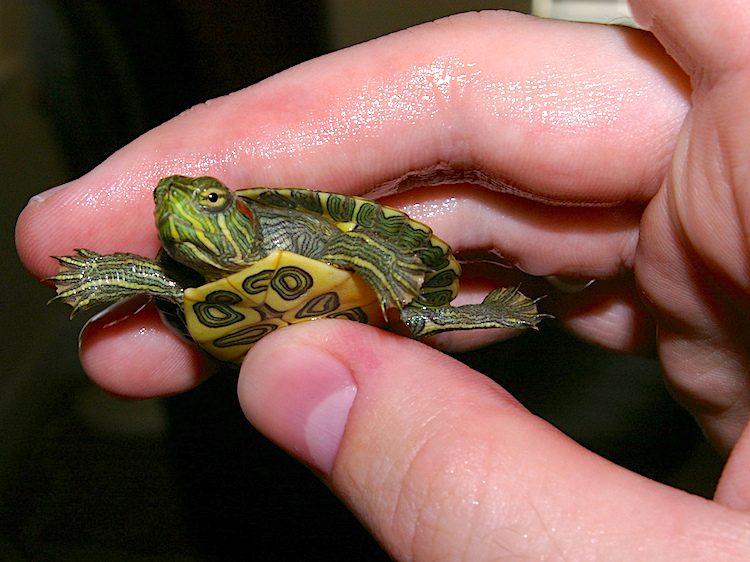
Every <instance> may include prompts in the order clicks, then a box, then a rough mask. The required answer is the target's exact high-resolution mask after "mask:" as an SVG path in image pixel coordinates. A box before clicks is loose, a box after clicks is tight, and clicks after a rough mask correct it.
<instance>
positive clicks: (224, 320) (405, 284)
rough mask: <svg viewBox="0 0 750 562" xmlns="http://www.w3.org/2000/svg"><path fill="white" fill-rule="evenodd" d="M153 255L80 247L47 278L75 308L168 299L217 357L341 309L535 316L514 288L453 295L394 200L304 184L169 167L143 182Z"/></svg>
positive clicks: (421, 327) (455, 324)
mask: <svg viewBox="0 0 750 562" xmlns="http://www.w3.org/2000/svg"><path fill="white" fill-rule="evenodd" d="M154 201H155V203H156V210H155V217H156V224H157V227H158V231H159V238H160V240H161V244H162V248H163V250H162V251H161V252H160V253H159V255H158V256H157V257H156V259H149V258H145V257H142V256H138V255H135V254H129V253H115V254H107V255H103V254H99V253H96V252H93V251H91V250H84V249H79V250H76V252H77V253H76V254H75V255H72V256H59V257H56V259H57V260H58V261H59V262H60V265H61V267H60V272H59V273H58V274H57V275H55V276H54V277H50V280H51V281H53V282H54V283H55V284H56V285H57V296H56V297H54V298H53V299H52V300H61V301H64V302H66V303H68V304H69V305H71V306H72V307H73V314H75V313H76V312H78V311H79V310H82V309H87V308H90V307H93V306H98V305H104V304H109V303H114V302H116V301H119V300H122V299H125V298H128V297H131V296H133V295H138V294H146V295H151V296H153V297H156V299H157V300H158V301H162V302H164V301H166V302H168V303H172V305H173V306H174V307H176V311H177V313H178V314H177V317H176V318H177V323H178V324H179V325H181V326H182V328H183V331H186V332H187V334H189V337H190V338H192V339H193V340H194V341H195V342H196V343H197V344H198V345H200V346H201V347H202V348H203V349H205V350H206V351H208V352H209V353H210V354H211V355H213V356H214V357H216V358H218V359H221V360H223V361H232V362H239V361H241V360H242V358H243V357H244V356H245V354H246V353H247V351H248V350H249V349H250V348H251V347H252V346H253V344H255V343H256V342H257V341H258V340H260V339H261V338H262V337H263V336H265V335H266V334H269V333H270V332H273V331H274V330H276V329H278V328H280V327H282V326H286V325H287V324H294V323H296V322H303V321H306V320H314V319H316V318H348V319H351V320H357V321H359V322H364V323H367V324H372V325H375V326H380V327H387V328H390V329H393V330H394V331H397V332H400V333H404V334H406V335H410V336H411V337H414V338H423V337H425V336H429V335H432V334H437V333H440V332H444V331H448V330H468V329H475V328H495V327H501V328H528V327H534V326H536V325H537V323H538V322H539V321H540V320H541V318H542V317H543V316H544V315H542V314H539V313H538V312H537V308H536V301H534V300H532V299H529V298H528V297H526V296H524V295H523V294H521V293H520V292H519V291H518V290H517V289H515V288H498V289H495V290H494V291H492V292H491V293H489V295H487V297H486V298H485V299H484V301H483V302H482V303H481V304H468V305H463V306H456V307H454V306H451V305H450V302H451V301H452V300H453V299H454V297H455V296H456V294H457V293H458V278H459V275H460V273H461V268H460V266H459V264H458V262H457V261H456V259H455V257H454V256H453V254H452V253H451V249H450V247H449V246H448V245H447V244H446V243H445V242H443V241H442V240H441V239H440V238H438V237H437V236H435V235H434V234H433V233H432V230H431V229H430V228H429V227H428V226H426V225H424V224H422V223H420V222H417V221H415V220H413V219H410V218H409V217H408V216H407V215H406V214H405V213H404V212H402V211H399V210H398V209H394V208H391V207H387V206H385V205H380V204H378V203H375V202H373V201H371V200H369V199H365V198H362V197H353V196H347V195H341V194H338V193H329V192H325V191H313V190H308V189H294V188H289V189H274V188H253V189H243V190H240V191H236V192H235V191H232V190H230V189H228V188H227V187H226V186H225V185H224V184H222V183H221V182H220V181H218V180H216V179H214V178H211V177H199V178H189V177H185V176H170V177H167V178H164V179H162V180H161V181H160V182H159V184H158V186H157V187H156V189H155V190H154Z"/></svg>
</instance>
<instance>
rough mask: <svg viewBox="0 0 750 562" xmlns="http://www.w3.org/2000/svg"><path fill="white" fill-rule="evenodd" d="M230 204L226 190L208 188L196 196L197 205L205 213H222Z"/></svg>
mask: <svg viewBox="0 0 750 562" xmlns="http://www.w3.org/2000/svg"><path fill="white" fill-rule="evenodd" d="M230 202H231V198H230V197H229V193H228V192H227V190H226V189H220V188H217V187H208V188H206V189H203V190H201V192H200V193H199V194H198V203H199V204H200V206H201V207H203V208H204V209H206V210H207V211H223V210H224V209H226V208H227V206H228V205H229V203H230Z"/></svg>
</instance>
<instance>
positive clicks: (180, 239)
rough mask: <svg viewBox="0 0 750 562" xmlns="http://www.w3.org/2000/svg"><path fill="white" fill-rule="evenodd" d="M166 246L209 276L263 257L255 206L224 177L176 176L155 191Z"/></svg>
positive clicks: (165, 247) (182, 261)
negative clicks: (240, 194) (242, 196)
mask: <svg viewBox="0 0 750 562" xmlns="http://www.w3.org/2000/svg"><path fill="white" fill-rule="evenodd" d="M154 202H155V203H156V210H155V216H156V225H157V227H158V229H159V238H160V239H161V243H162V246H163V247H164V250H165V251H166V252H167V254H169V256H170V257H172V258H173V259H175V260H177V261H178V262H180V263H182V264H184V265H186V266H188V267H190V268H192V269H195V270H196V271H198V272H200V273H202V274H203V275H204V276H206V277H208V278H214V277H220V276H222V275H223V274H224V273H225V272H227V271H237V270H239V269H242V268H243V267H245V266H246V265H248V264H249V263H252V262H253V261H256V260H257V259H258V258H259V257H261V256H260V255H259V254H258V252H259V246H260V231H259V228H258V223H257V221H256V220H255V216H254V215H253V212H252V210H251V209H250V208H249V207H248V206H247V205H246V204H245V203H244V202H243V201H242V200H241V199H240V198H238V197H237V196H236V195H235V193H234V192H233V191H232V190H231V189H229V188H228V187H226V186H225V185H224V184H222V183H221V182H220V181H219V180H216V179H214V178H210V177H200V178H189V177H185V176H170V177H168V178H164V179H162V180H161V181H159V184H158V185H157V186H156V189H155V190H154Z"/></svg>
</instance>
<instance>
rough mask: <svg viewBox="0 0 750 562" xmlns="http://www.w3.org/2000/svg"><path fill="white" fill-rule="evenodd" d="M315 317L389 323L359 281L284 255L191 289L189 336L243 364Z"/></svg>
mask: <svg viewBox="0 0 750 562" xmlns="http://www.w3.org/2000/svg"><path fill="white" fill-rule="evenodd" d="M315 318H351V319H353V320H358V321H360V322H368V323H370V324H375V325H378V324H379V325H382V323H383V322H382V320H381V318H382V313H381V310H380V303H379V301H378V299H377V297H376V295H375V293H374V292H373V291H372V289H371V288H370V287H369V285H367V284H366V283H365V282H364V281H363V280H362V279H361V278H360V277H359V276H357V275H353V274H352V273H351V272H348V271H344V270H342V269H339V268H336V267H333V266H329V265H327V264H325V263H322V262H320V261H317V260H313V259H310V258H306V257H304V256H300V255H298V254H294V253H291V252H286V251H282V250H277V251H274V252H271V253H270V254H269V255H268V256H266V257H265V258H263V259H261V260H260V261H258V262H257V263H255V264H253V265H252V266H250V267H248V268H246V269H243V270H242V271H239V272H237V273H234V274H232V275H229V276H227V277H225V278H223V279H219V280H217V281H214V282H212V283H207V284H205V285H202V286H200V287H195V288H190V289H186V290H185V322H186V324H187V327H188V331H189V332H190V334H191V335H192V337H193V339H194V340H195V341H196V343H198V344H199V345H200V346H201V347H203V348H204V349H206V350H207V351H209V352H210V353H211V354H212V355H213V356H215V357H217V358H219V359H221V360H224V361H240V360H241V359H242V357H244V355H245V354H246V353H247V350H248V349H249V348H250V347H252V346H253V344H255V343H256V342H258V341H259V340H260V339H261V338H263V337H264V336H265V335H267V334H269V333H271V332H273V331H274V330H276V329H278V328H280V327H283V326H286V325H288V324H294V323H297V322H304V321H309V320H312V319H315Z"/></svg>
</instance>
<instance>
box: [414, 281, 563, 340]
mask: <svg viewBox="0 0 750 562" xmlns="http://www.w3.org/2000/svg"><path fill="white" fill-rule="evenodd" d="M536 304H537V301H536V300H533V299H530V298H529V297H527V296H526V295H524V294H523V293H521V292H520V291H519V290H518V288H517V287H516V288H505V287H502V288H499V289H495V290H494V291H492V292H491V293H490V294H488V295H487V296H486V297H485V299H484V301H482V303H481V304H465V305H463V306H441V307H437V308H429V307H421V306H413V305H412V306H407V307H405V308H404V309H403V310H402V311H401V320H403V322H404V324H406V325H407V327H408V328H409V330H410V331H411V333H412V336H413V337H414V338H417V339H419V338H424V337H427V336H431V335H434V334H439V333H440V332H448V331H451V330H472V329H475V328H534V327H535V326H536V325H537V324H538V323H539V322H540V321H541V320H542V319H543V318H546V317H548V315H547V314H540V313H539V311H538V310H537V307H536Z"/></svg>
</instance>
